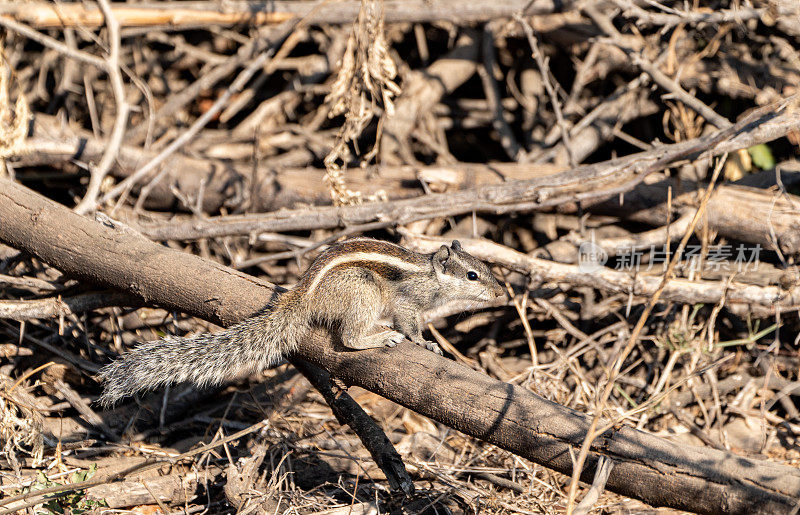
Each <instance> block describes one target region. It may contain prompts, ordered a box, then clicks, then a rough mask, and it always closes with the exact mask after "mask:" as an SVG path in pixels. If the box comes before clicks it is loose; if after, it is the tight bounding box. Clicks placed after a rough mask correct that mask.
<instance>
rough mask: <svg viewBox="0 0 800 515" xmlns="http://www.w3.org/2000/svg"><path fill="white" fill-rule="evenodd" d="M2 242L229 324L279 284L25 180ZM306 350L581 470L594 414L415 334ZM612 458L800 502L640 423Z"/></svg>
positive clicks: (689, 480)
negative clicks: (392, 341)
mask: <svg viewBox="0 0 800 515" xmlns="http://www.w3.org/2000/svg"><path fill="white" fill-rule="evenodd" d="M0 241H3V242H5V243H7V244H9V245H11V246H14V247H16V248H18V249H20V250H24V251H26V252H29V253H31V254H33V255H35V256H37V257H38V258H40V259H41V260H43V261H45V262H47V263H49V264H51V265H52V266H55V267H56V268H58V269H60V270H62V271H63V272H65V273H67V274H69V275H72V276H74V277H77V278H79V279H83V280H87V281H91V282H93V283H95V284H98V285H102V286H104V287H111V288H116V289H119V290H121V291H124V292H128V293H132V294H135V295H137V296H139V297H141V298H142V299H143V301H144V302H147V303H149V304H159V305H161V306H164V307H166V308H168V309H177V310H182V311H185V312H187V313H190V314H192V315H195V316H198V317H202V318H205V319H207V320H210V321H213V322H216V323H220V324H223V325H229V324H231V323H233V322H235V321H237V320H241V319H242V318H244V317H246V316H248V315H250V314H252V313H253V312H255V311H256V310H258V309H259V308H260V307H261V306H263V305H265V304H266V303H267V302H268V301H269V300H270V298H271V297H273V296H274V295H279V292H278V289H277V288H276V287H275V286H273V285H271V284H269V283H267V282H265V281H262V280H260V279H257V278H255V277H251V276H248V275H245V274H243V273H240V272H237V271H235V270H232V269H229V268H226V267H224V266H222V265H220V264H217V263H214V262H211V261H207V260H205V259H202V258H200V257H197V256H194V255H189V254H184V253H181V252H178V251H174V250H171V249H168V248H166V247H163V246H159V245H157V244H155V243H152V242H151V241H149V240H147V239H146V238H144V237H142V236H141V235H139V234H137V233H135V232H133V231H131V230H130V229H127V228H125V227H124V226H120V225H119V224H115V223H114V222H113V221H110V220H106V221H105V222H104V223H103V224H101V223H97V222H93V221H91V220H88V219H85V218H82V217H80V216H78V215H76V214H74V213H73V212H71V211H69V210H68V209H67V208H65V207H63V206H61V205H59V204H56V203H55V202H52V201H50V200H48V199H46V198H44V197H43V196H41V195H38V194H36V193H34V192H32V191H30V190H28V189H26V188H24V187H22V186H19V185H18V184H15V183H12V182H10V181H8V180H5V179H2V180H0ZM296 357H299V358H302V359H305V360H308V361H310V362H312V363H315V364H317V365H320V366H322V367H324V368H325V369H327V370H328V371H329V372H330V373H331V374H332V375H333V376H335V377H337V378H339V379H341V380H342V381H344V382H345V383H349V384H354V385H358V386H361V387H363V388H366V389H368V390H370V391H372V392H375V393H378V394H379V395H382V396H384V397H386V398H388V399H390V400H392V401H394V402H397V403H399V404H401V405H403V406H406V407H408V408H409V409H412V410H414V411H416V412H418V413H420V414H422V415H425V416H428V417H431V418H433V419H435V420H438V421H439V422H442V423H443V424H446V425H448V426H450V427H452V428H454V429H457V430H459V431H462V432H464V433H466V434H468V435H472V436H474V437H477V438H480V439H483V440H485V441H487V442H490V443H492V444H495V445H497V446H498V447H501V448H503V449H507V450H509V451H511V452H513V453H515V454H518V455H519V456H522V457H525V458H527V459H530V460H532V461H534V462H537V463H540V464H543V465H544V466H547V467H549V468H552V469H554V470H557V471H559V472H562V473H564V474H570V473H571V469H572V458H571V455H570V450H571V449H572V448H574V447H576V446H579V445H580V444H581V442H582V441H583V439H584V437H585V435H586V430H587V428H588V425H589V419H588V417H587V416H586V415H584V414H581V413H578V412H576V411H574V410H570V409H567V408H565V407H562V406H559V405H557V404H555V403H553V402H550V401H548V400H546V399H543V398H541V397H538V396H536V395H534V394H533V393H531V392H529V391H527V390H525V389H522V388H519V387H516V386H514V385H511V384H507V383H503V382H500V381H497V380H495V379H492V378H490V377H488V376H486V375H484V374H482V373H480V372H477V371H474V370H471V369H469V368H467V367H464V366H462V365H459V364H458V363H455V362H453V361H450V360H447V359H445V358H442V357H439V356H437V355H435V354H433V353H431V352H428V351H426V350H424V349H422V348H421V347H418V346H416V345H413V344H411V343H408V342H403V343H401V344H399V345H398V346H397V347H396V348H394V349H377V350H369V351H358V352H353V351H347V350H344V349H339V348H334V346H333V343H332V342H331V340H330V338H328V337H327V336H326V335H323V334H322V333H315V334H313V335H311V336H310V337H309V338H308V339H306V340H304V341H302V342H301V343H300V346H299V349H298V351H297V354H296ZM601 455H602V456H605V457H607V458H609V459H612V460H613V461H614V463H615V465H614V468H613V470H612V472H611V475H610V477H609V478H608V483H607V488H608V489H609V490H611V491H614V492H617V493H620V494H622V495H626V496H629V497H634V498H637V499H640V500H642V501H644V502H646V503H648V504H651V505H654V506H669V507H672V508H676V509H682V510H689V511H695V512H701V513H786V512H790V511H792V509H795V508H796V506H797V502H798V501H797V500H798V499H800V471H798V470H796V469H794V468H791V467H787V466H782V465H777V464H774V463H769V462H765V461H758V460H752V459H747V458H742V457H739V456H736V455H734V454H732V453H728V452H722V451H718V450H715V449H707V448H702V447H694V446H687V445H683V444H674V443H672V442H669V441H667V440H664V439H661V438H658V437H655V436H653V435H649V434H647V433H644V432H641V431H637V430H635V429H633V428H629V427H618V428H617V427H614V428H611V429H609V430H608V431H606V432H605V433H604V434H603V435H602V436H600V437H599V438H597V439H596V440H595V443H594V444H593V446H592V452H591V453H590V456H589V459H588V460H587V467H586V468H585V469H584V471H583V473H582V478H583V479H584V481H587V482H591V480H592V477H593V475H594V472H595V467H596V464H597V461H598V458H599V457H600V456H601Z"/></svg>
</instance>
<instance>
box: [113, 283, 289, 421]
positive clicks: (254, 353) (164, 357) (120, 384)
mask: <svg viewBox="0 0 800 515" xmlns="http://www.w3.org/2000/svg"><path fill="white" fill-rule="evenodd" d="M290 293H291V292H290ZM286 295H288V294H284V296H286ZM281 300H283V299H281ZM295 319H297V316H296V313H292V311H291V310H287V309H280V308H279V309H277V310H270V311H266V310H265V311H262V312H261V313H259V314H257V315H255V316H253V317H251V318H248V319H247V320H244V321H242V322H240V323H238V324H236V325H234V326H231V327H229V328H228V329H226V330H224V331H221V332H218V333H207V334H200V335H197V336H195V337H193V338H181V337H177V336H170V337H167V338H165V339H163V340H158V341H152V342H146V343H142V344H140V345H138V346H137V347H136V348H134V349H133V350H132V351H130V352H129V353H127V354H125V355H124V356H122V357H121V358H119V359H117V360H116V361H114V362H112V363H110V364H108V365H106V366H105V367H103V368H102V369H101V370H100V375H101V376H102V378H103V381H104V383H105V386H104V390H103V394H102V395H101V396H100V398H99V399H98V400H99V402H100V403H101V404H102V405H104V406H111V405H113V404H115V403H116V402H117V401H119V400H120V399H122V398H123V397H127V396H129V395H133V394H135V393H137V392H140V391H143V390H154V389H156V388H159V387H163V386H166V385H168V384H175V383H182V382H191V383H194V384H196V385H198V386H209V385H217V384H220V383H223V382H225V381H228V380H231V379H235V378H237V377H241V376H243V375H245V374H248V373H252V372H256V371H260V370H264V369H266V368H268V367H269V366H271V365H274V364H275V363H277V362H278V361H279V360H280V359H281V358H282V357H283V356H285V355H286V354H287V353H288V352H290V351H292V350H294V348H295V347H296V345H297V336H298V335H297V332H298V329H299V328H297V327H294V320H295Z"/></svg>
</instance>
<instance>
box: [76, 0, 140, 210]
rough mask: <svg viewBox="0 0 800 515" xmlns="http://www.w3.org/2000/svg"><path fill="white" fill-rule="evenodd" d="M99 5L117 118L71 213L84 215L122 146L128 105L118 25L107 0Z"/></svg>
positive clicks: (93, 201) (97, 193) (92, 202)
mask: <svg viewBox="0 0 800 515" xmlns="http://www.w3.org/2000/svg"><path fill="white" fill-rule="evenodd" d="M97 1H98V3H99V4H100V9H101V10H102V11H103V16H105V19H106V25H107V26H108V40H109V47H110V51H109V56H108V59H107V60H106V64H107V68H106V71H107V72H108V78H109V79H110V82H111V88H112V90H113V91H114V100H115V101H116V103H117V117H116V119H115V120H114V128H113V129H112V130H111V137H110V138H109V140H108V146H107V147H106V150H105V152H104V153H103V157H102V159H100V163H98V165H97V166H96V167H94V168H92V171H91V177H90V178H89V186H88V187H87V188H86V194H85V195H84V196H83V200H81V202H80V203H79V204H78V205H77V206H76V207H75V212H76V213H79V214H85V213H88V212H90V211H94V209H95V208H96V206H97V196H98V195H99V194H100V186H101V185H102V184H103V179H105V177H106V175H107V174H108V172H109V171H110V170H111V166H112V165H113V164H114V160H115V159H116V158H117V154H119V149H120V146H121V145H122V138H123V137H124V136H125V126H126V125H127V124H128V112H129V111H130V106H129V105H128V102H127V101H126V99H125V87H124V85H123V82H122V72H121V71H120V64H119V48H120V44H121V37H120V33H119V22H118V21H117V19H116V18H115V17H114V13H113V12H112V11H111V5H110V4H109V2H108V0H97Z"/></svg>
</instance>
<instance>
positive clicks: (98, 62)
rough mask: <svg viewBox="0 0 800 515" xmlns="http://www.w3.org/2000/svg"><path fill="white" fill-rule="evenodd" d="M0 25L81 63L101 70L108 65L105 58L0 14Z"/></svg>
mask: <svg viewBox="0 0 800 515" xmlns="http://www.w3.org/2000/svg"><path fill="white" fill-rule="evenodd" d="M0 26H2V27H5V28H7V29H8V30H12V31H14V32H16V33H18V34H21V35H23V36H25V37H27V38H30V39H32V40H34V41H36V42H37V43H39V44H41V45H43V46H46V47H47V48H52V49H53V50H55V51H56V52H58V53H60V54H63V55H65V56H67V57H69V58H70V59H75V60H76V61H80V62H82V63H86V64H91V65H92V66H96V67H97V68H100V69H101V70H106V67H107V66H108V63H107V62H106V61H105V59H100V58H99V57H97V56H94V55H92V54H90V53H88V52H82V51H80V50H78V49H76V48H70V47H68V46H67V45H65V44H64V43H62V42H61V41H59V40H57V39H55V38H51V37H50V36H48V35H46V34H42V33H41V32H39V31H37V30H33V29H32V28H30V27H28V26H27V25H24V24H22V23H18V22H16V21H14V20H12V19H10V18H7V17H5V16H0Z"/></svg>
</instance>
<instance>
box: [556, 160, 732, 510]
mask: <svg viewBox="0 0 800 515" xmlns="http://www.w3.org/2000/svg"><path fill="white" fill-rule="evenodd" d="M727 157H728V154H727V153H726V154H724V155H723V156H722V158H721V159H720V160H719V162H718V163H717V166H716V167H715V168H714V173H713V174H712V176H711V182H709V183H708V187H707V188H706V191H705V194H704V195H703V200H702V201H701V202H700V206H699V207H698V208H697V211H696V212H695V214H694V218H692V222H691V223H690V224H689V227H688V228H687V230H686V232H685V233H684V235H683V239H682V240H681V242H680V244H679V245H678V249H677V250H676V251H675V254H674V255H673V256H672V260H671V261H670V262H669V265H668V266H667V270H666V272H664V276H663V277H662V278H661V284H660V285H659V287H658V289H657V290H656V291H655V292H654V293H653V296H652V297H650V300H649V301H648V302H647V305H646V306H645V308H644V311H642V314H641V316H640V317H639V320H638V321H637V322H636V325H635V326H634V327H633V331H631V335H630V338H629V339H628V343H627V344H626V345H625V348H624V349H622V351H621V352H620V353H619V356H617V359H616V360H615V361H614V366H613V367H611V374H610V375H609V376H608V382H607V383H606V385H605V387H604V388H603V393H602V394H601V396H600V400H599V402H598V404H597V409H596V411H595V414H594V417H592V423H591V424H590V425H589V430H588V431H587V432H586V438H584V440H583V445H581V450H580V453H579V454H578V459H577V460H576V462H575V466H574V467H573V469H572V479H571V480H570V483H569V497H568V499H567V515H572V513H573V509H574V508H575V496H576V494H577V491H578V481H579V480H580V476H581V471H582V470H583V465H584V463H586V457H587V456H588V455H589V449H590V448H591V446H592V442H593V441H594V440H595V438H597V436H599V434H600V433H599V432H598V431H597V426H598V424H599V423H600V419H601V418H602V417H603V409H604V408H605V405H606V403H607V402H608V398H609V397H610V396H611V392H612V390H613V389H614V384H615V382H616V379H617V376H618V375H619V372H620V370H621V369H622V364H623V363H624V362H625V358H627V357H628V354H630V353H631V351H632V350H633V348H634V347H635V346H636V342H637V341H638V340H639V335H640V334H641V332H642V329H644V324H645V323H646V322H647V318H648V317H649V316H650V313H651V312H652V311H653V308H654V307H655V305H656V304H657V303H658V300H659V299H660V298H661V294H662V293H663V292H664V288H665V287H666V286H667V283H668V282H669V280H670V278H671V277H672V275H673V274H674V272H675V267H676V266H677V265H678V262H679V261H680V259H681V256H683V251H684V249H685V248H686V244H687V243H688V242H689V238H690V237H691V236H692V234H693V233H694V229H695V227H696V226H697V223H698V222H699V221H700V219H701V218H702V217H703V213H704V212H705V210H706V205H708V200H709V199H710V198H711V193H712V192H713V191H714V184H716V182H717V178H718V177H719V173H720V172H721V171H722V167H723V165H724V164H725V160H726V159H727Z"/></svg>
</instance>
